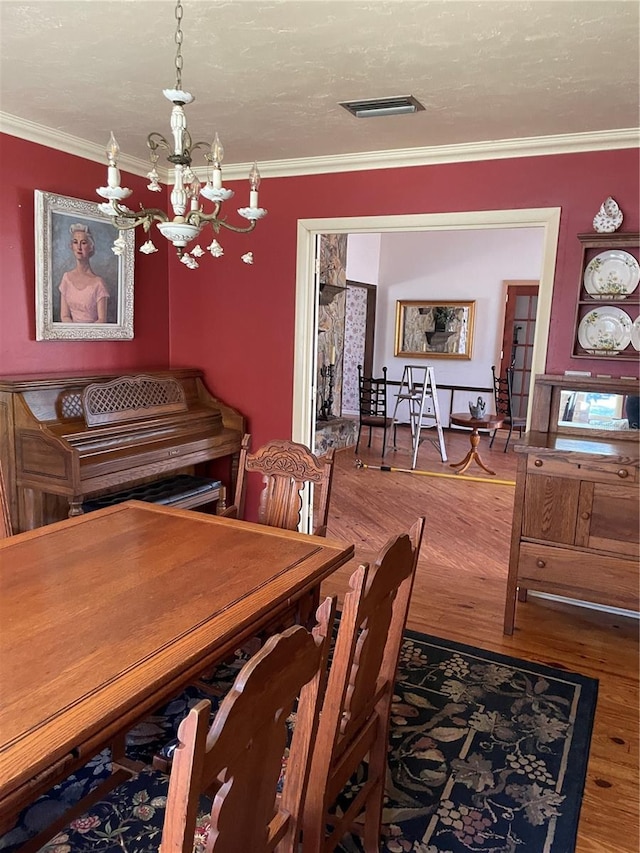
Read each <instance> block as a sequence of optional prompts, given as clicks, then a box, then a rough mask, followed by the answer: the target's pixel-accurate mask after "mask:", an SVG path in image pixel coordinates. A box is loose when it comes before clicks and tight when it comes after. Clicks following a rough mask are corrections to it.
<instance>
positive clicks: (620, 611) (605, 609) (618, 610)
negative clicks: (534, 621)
mask: <svg viewBox="0 0 640 853" xmlns="http://www.w3.org/2000/svg"><path fill="white" fill-rule="evenodd" d="M527 595H528V596H530V597H532V598H546V599H548V600H549V601H559V602H561V603H562V604H573V605H575V606H576V607H586V608H587V610H600V611H601V612H602V613H613V614H614V615H616V616H630V617H631V618H632V619H640V613H638V611H637V610H625V609H624V608H623V607H609V605H607V604H597V603H596V602H595V601H581V600H580V599H578V598H565V597H564V595H553V594H552V593H550V592H536V591H535V590H533V589H528V590H527Z"/></svg>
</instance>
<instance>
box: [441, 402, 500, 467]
mask: <svg viewBox="0 0 640 853" xmlns="http://www.w3.org/2000/svg"><path fill="white" fill-rule="evenodd" d="M449 420H450V421H451V423H452V424H455V425H456V426H461V427H467V428H470V429H471V435H470V436H469V441H470V442H471V450H470V451H469V452H468V453H467V455H466V456H465V457H464V459H463V460H462V461H460V462H452V463H451V464H450V466H449V467H450V468H457V469H458V470H457V471H456V474H463V473H464V472H465V471H466V470H467V468H468V467H469V465H471V463H472V462H475V463H476V464H477V465H479V466H480V467H481V468H482V469H483V471H486V472H487V474H491V475H492V476H494V477H495V473H496V472H495V471H492V470H491V468H487V466H486V465H485V464H484V462H483V461H482V459H481V458H480V454H479V453H478V450H477V447H478V445H479V444H480V433H479V432H478V430H480V429H488V430H494V429H500V427H501V426H502V424H503V421H504V418H502V417H500V416H499V415H485V416H484V417H483V418H474V417H472V415H469V414H466V413H465V412H458V413H457V414H453V415H450V416H449Z"/></svg>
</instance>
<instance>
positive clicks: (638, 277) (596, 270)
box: [584, 249, 640, 299]
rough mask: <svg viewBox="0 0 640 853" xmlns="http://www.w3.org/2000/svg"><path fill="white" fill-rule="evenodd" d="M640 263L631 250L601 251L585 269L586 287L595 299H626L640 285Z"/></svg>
mask: <svg viewBox="0 0 640 853" xmlns="http://www.w3.org/2000/svg"><path fill="white" fill-rule="evenodd" d="M639 281H640V265H639V264H638V262H637V260H636V259H635V258H634V257H633V255H630V254H629V252H622V251H620V250H615V249H611V250H609V251H607V252H600V254H599V255H596V256H595V258H593V259H592V260H590V261H589V263H588V264H587V267H586V269H585V271H584V288H585V290H586V291H587V293H588V294H589V295H590V296H593V297H594V299H626V298H627V296H628V295H629V294H630V293H633V291H634V290H635V289H636V287H637V286H638V282H639Z"/></svg>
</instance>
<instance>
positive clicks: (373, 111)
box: [340, 95, 424, 118]
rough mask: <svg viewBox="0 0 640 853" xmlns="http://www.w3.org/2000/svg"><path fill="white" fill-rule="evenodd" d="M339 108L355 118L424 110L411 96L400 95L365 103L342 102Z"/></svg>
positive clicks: (374, 99) (371, 99)
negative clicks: (342, 108)
mask: <svg viewBox="0 0 640 853" xmlns="http://www.w3.org/2000/svg"><path fill="white" fill-rule="evenodd" d="M340 106H341V107H344V108H345V110H348V111H349V112H350V113H351V115H354V116H355V117H356V118H371V117H372V116H400V115H404V114H405V113H417V112H418V111H419V110H423V109H424V107H423V106H422V104H421V103H420V101H418V100H416V99H415V98H414V97H413V95H401V96H400V97H397V98H370V99H368V100H366V101H344V102H342V103H341V104H340Z"/></svg>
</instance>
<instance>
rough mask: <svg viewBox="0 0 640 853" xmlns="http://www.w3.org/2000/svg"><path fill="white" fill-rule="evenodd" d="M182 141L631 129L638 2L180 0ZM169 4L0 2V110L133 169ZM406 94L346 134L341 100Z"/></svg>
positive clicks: (262, 144)
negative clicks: (110, 150)
mask: <svg viewBox="0 0 640 853" xmlns="http://www.w3.org/2000/svg"><path fill="white" fill-rule="evenodd" d="M183 3H184V18H183V30H184V44H183V55H184V70H183V81H182V82H183V88H185V89H187V90H188V91H190V92H192V93H193V94H194V95H195V97H196V100H195V102H194V103H193V104H192V105H191V106H190V107H188V108H187V117H188V121H189V129H190V130H191V132H192V134H193V135H194V137H195V138H196V139H205V140H210V139H211V138H212V136H213V134H214V132H215V131H216V130H217V131H218V132H219V134H220V136H221V138H222V141H223V143H224V145H225V151H226V156H225V162H227V163H240V162H242V163H244V162H247V161H252V160H253V159H254V158H255V159H257V160H258V161H260V162H262V163H265V162H267V161H278V160H289V159H294V158H307V157H326V156H328V155H331V154H353V153H356V152H374V151H385V150H396V149H407V148H414V147H418V148H422V147H431V146H441V145H458V144H464V143H471V142H481V141H489V140H502V139H518V138H523V137H539V136H548V135H556V134H575V133H591V132H599V131H607V130H613V129H621V128H634V127H637V126H638V124H639V123H640V122H639V121H638V104H639V100H640V98H639V83H638V77H639V47H638V45H639V32H640V29H639V9H640V4H638V2H636V0H533V2H527V0H522V1H521V0H510V2H494V0H482V2H467V0H418V2H415V0H392V1H391V2H388V0H378V2H375V1H374V0H369V2H360V0H271V2H254V0H183ZM174 32H175V17H174V3H173V0H62V2H61V0H39V2H35V1H34V0H27V2H20V0H1V2H0V75H1V76H0V110H1V111H2V113H3V114H9V116H14V117H18V118H19V119H22V120H26V121H27V122H34V123H36V124H37V125H41V126H44V127H46V128H50V129H53V130H55V131H58V132H62V133H65V134H70V135H71V136H73V137H78V138H79V139H81V140H85V141H87V142H90V143H96V144H98V145H100V146H101V147H102V146H104V144H105V143H106V141H107V139H108V136H109V131H110V130H113V131H114V133H115V134H116V136H117V138H118V141H119V143H120V146H121V149H122V151H123V152H124V153H126V154H128V155H131V156H133V157H140V158H146V156H147V151H146V145H145V141H146V135H147V133H149V132H150V131H152V130H157V131H161V132H162V133H164V134H168V132H169V127H168V119H169V109H170V107H169V103H168V101H166V100H165V98H164V97H163V96H162V94H161V90H162V89H163V88H167V87H173V86H174V85H175V68H174V57H175V44H174ZM402 94H407V95H414V96H415V97H416V98H418V100H420V101H421V102H422V103H423V104H424V106H425V110H424V111H423V112H419V113H416V114H414V115H408V116H396V117H385V118H377V119H356V118H354V117H353V116H351V115H349V113H347V111H346V110H344V109H343V108H341V107H340V106H339V102H340V101H344V100H350V99H362V98H373V97H384V96H391V95H402Z"/></svg>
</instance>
